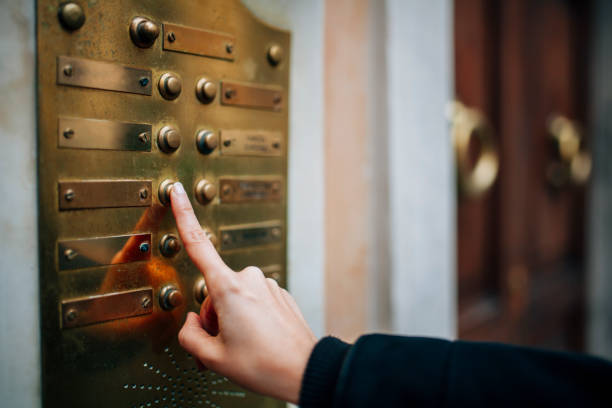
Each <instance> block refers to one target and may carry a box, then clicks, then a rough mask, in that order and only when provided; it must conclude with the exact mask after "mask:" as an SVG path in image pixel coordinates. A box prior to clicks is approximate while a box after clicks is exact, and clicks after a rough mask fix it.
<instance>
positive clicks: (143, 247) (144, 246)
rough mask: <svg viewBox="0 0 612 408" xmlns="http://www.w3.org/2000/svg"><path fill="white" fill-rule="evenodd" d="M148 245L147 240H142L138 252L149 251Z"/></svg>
mask: <svg viewBox="0 0 612 408" xmlns="http://www.w3.org/2000/svg"><path fill="white" fill-rule="evenodd" d="M149 247H150V245H149V243H148V242H143V243H142V244H140V246H139V247H138V249H140V252H149Z"/></svg>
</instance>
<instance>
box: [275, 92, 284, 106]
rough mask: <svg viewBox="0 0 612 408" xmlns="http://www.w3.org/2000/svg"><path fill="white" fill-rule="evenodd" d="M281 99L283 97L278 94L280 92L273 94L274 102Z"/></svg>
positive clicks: (278, 101)
mask: <svg viewBox="0 0 612 408" xmlns="http://www.w3.org/2000/svg"><path fill="white" fill-rule="evenodd" d="M282 100H283V98H282V97H281V96H280V94H276V95H274V103H277V104H278V103H280V102H281V101H282Z"/></svg>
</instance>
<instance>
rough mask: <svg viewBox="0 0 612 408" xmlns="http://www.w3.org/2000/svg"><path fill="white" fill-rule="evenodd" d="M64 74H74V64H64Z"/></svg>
mask: <svg viewBox="0 0 612 408" xmlns="http://www.w3.org/2000/svg"><path fill="white" fill-rule="evenodd" d="M64 75H66V76H72V65H65V66H64Z"/></svg>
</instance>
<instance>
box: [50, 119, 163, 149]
mask: <svg viewBox="0 0 612 408" xmlns="http://www.w3.org/2000/svg"><path fill="white" fill-rule="evenodd" d="M57 133H58V135H57V137H58V139H57V140H58V146H59V147H62V148H69V149H100V150H132V151H143V152H150V151H151V125H148V124H142V123H126V122H115V121H111V120H99V119H81V118H59V120H58V126H57Z"/></svg>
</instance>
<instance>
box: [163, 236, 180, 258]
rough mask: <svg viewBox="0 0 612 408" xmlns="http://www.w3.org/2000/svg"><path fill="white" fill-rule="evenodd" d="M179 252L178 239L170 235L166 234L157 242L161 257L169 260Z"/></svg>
mask: <svg viewBox="0 0 612 408" xmlns="http://www.w3.org/2000/svg"><path fill="white" fill-rule="evenodd" d="M180 250H181V243H180V242H179V240H178V238H177V237H176V236H175V235H172V234H166V235H164V236H163V237H162V239H161V241H159V251H160V252H161V253H162V255H163V256H165V257H168V258H171V257H173V256H174V255H176V254H178V253H179V252H180Z"/></svg>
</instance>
